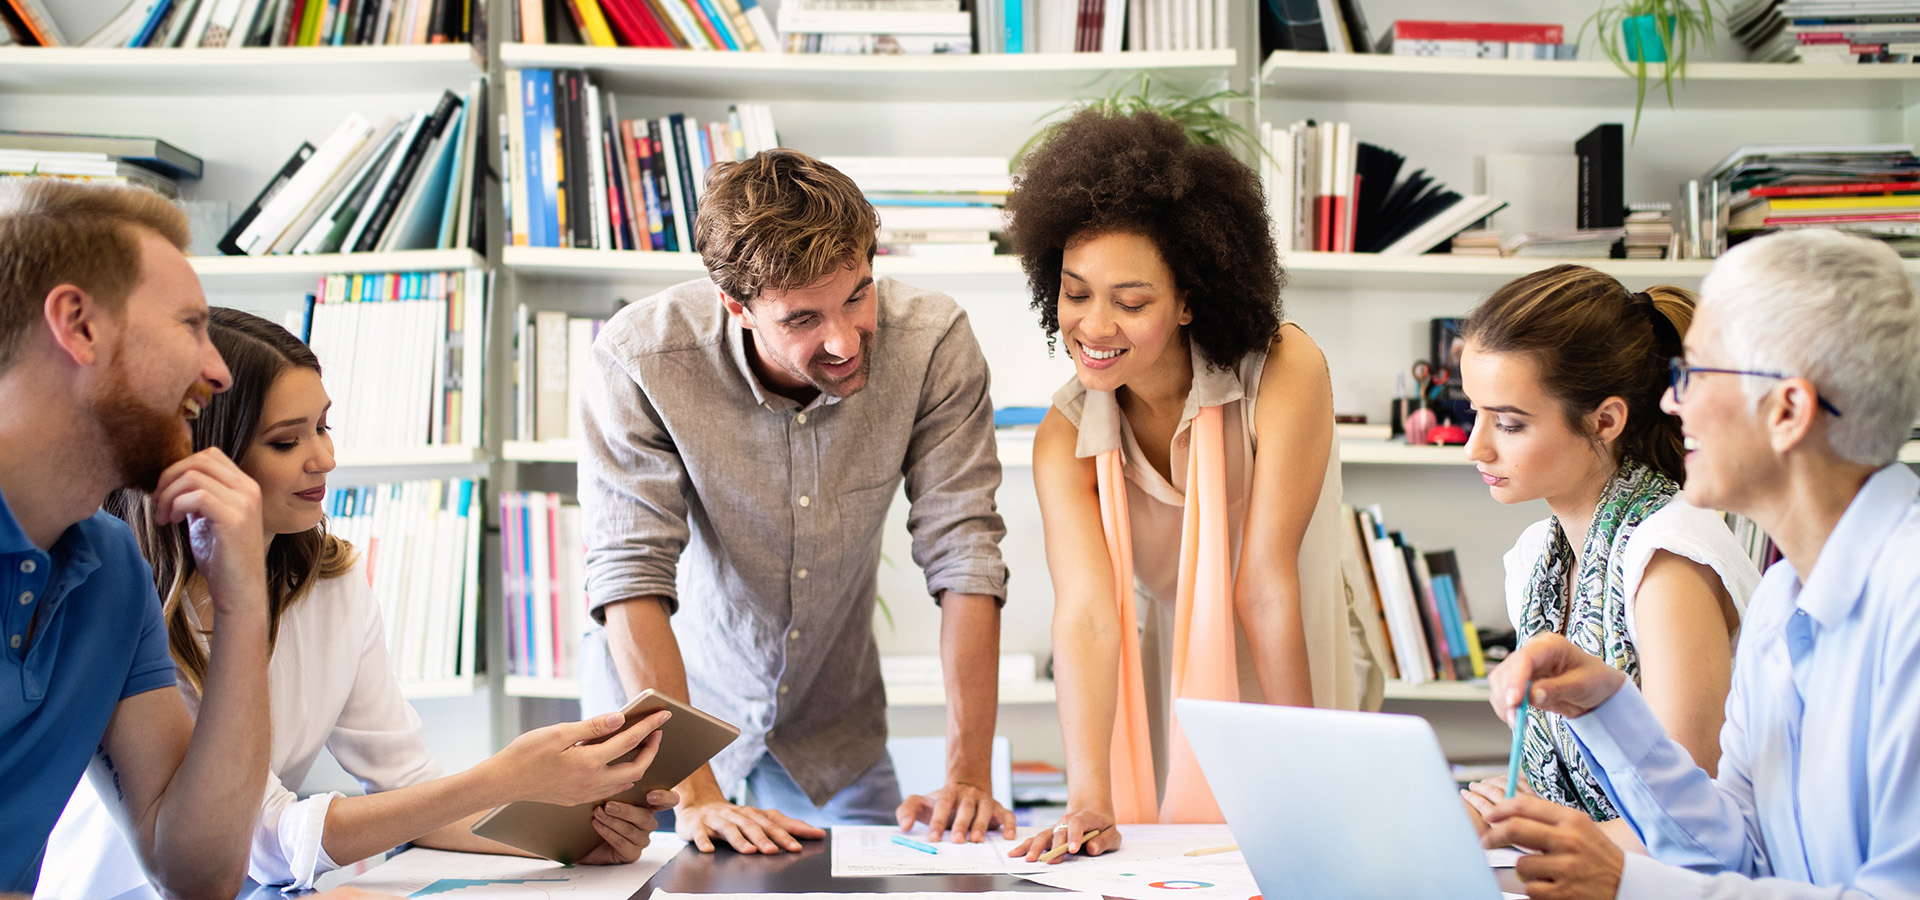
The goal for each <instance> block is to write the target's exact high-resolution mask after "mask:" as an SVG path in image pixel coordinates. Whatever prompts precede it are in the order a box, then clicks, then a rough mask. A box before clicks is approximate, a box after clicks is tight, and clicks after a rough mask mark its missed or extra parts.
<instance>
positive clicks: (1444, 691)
mask: <svg viewBox="0 0 1920 900" xmlns="http://www.w3.org/2000/svg"><path fill="white" fill-rule="evenodd" d="M1492 698H1493V693H1492V691H1491V690H1489V689H1488V687H1487V682H1486V679H1484V678H1483V679H1478V680H1475V681H1423V682H1420V683H1418V684H1415V683H1413V682H1409V681H1402V680H1400V679H1398V678H1389V679H1387V699H1388V700H1433V701H1447V702H1473V703H1487V702H1489V701H1490V700H1492Z"/></svg>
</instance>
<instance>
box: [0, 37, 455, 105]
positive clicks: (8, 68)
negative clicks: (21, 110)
mask: <svg viewBox="0 0 1920 900" xmlns="http://www.w3.org/2000/svg"><path fill="white" fill-rule="evenodd" d="M485 70H486V61H485V60H484V59H483V58H481V57H479V56H477V55H475V54H474V52H473V48H472V47H469V46H468V45H466V44H431V45H422V46H394V47H246V48H234V49H224V48H223V49H217V50H215V49H204V50H203V49H191V50H189V49H164V50H163V49H139V50H129V49H125V48H107V49H93V48H80V47H0V93H32V94H95V95H97V94H109V95H114V94H122V95H124V94H141V95H148V94H153V95H173V96H181V95H186V96H230V95H245V94H271V95H275V96H286V95H320V94H354V93H376V94H393V93H407V92H414V91H437V90H441V89H443V88H452V89H455V90H458V89H460V88H463V87H465V86H466V85H467V82H468V81H469V80H471V79H472V78H473V76H474V74H475V73H478V72H483V71H485Z"/></svg>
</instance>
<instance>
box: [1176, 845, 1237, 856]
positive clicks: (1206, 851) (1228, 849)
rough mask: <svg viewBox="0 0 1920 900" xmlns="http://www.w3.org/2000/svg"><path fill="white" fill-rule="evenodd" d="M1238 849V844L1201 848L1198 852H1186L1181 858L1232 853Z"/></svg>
mask: <svg viewBox="0 0 1920 900" xmlns="http://www.w3.org/2000/svg"><path fill="white" fill-rule="evenodd" d="M1238 849H1240V845H1239V844H1227V845H1225V846H1221V847H1202V848H1200V849H1198V850H1188V851H1187V852H1186V853H1184V854H1181V855H1182V856H1212V855H1214V854H1215V853H1232V852H1233V851H1235V850H1238Z"/></svg>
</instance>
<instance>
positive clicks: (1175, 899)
mask: <svg viewBox="0 0 1920 900" xmlns="http://www.w3.org/2000/svg"><path fill="white" fill-rule="evenodd" d="M1120 838H1121V843H1120V849H1118V850H1115V851H1112V852H1110V853H1103V854H1101V855H1099V856H1085V857H1073V858H1070V859H1067V860H1065V861H1063V862H1062V863H1061V864H1059V865H1056V866H1050V867H1048V868H1046V869H1043V870H1040V871H1037V872H1027V873H1021V874H1020V877H1022V878H1025V879H1027V880H1028V881H1034V882H1038V883H1040V884H1044V885H1048V886H1049V887H1057V888H1065V889H1066V890H1070V891H1085V892H1087V893H1092V894H1102V895H1104V896H1108V897H1123V898H1126V900H1252V898H1256V897H1258V896H1259V894H1260V889H1259V888H1258V887H1257V886H1255V885H1254V882H1253V872H1252V871H1251V870H1249V869H1248V868H1247V859H1246V857H1245V856H1243V855H1241V853H1240V851H1238V850H1237V849H1236V850H1228V849H1222V848H1227V847H1231V846H1232V845H1233V843H1234V841H1233V832H1232V831H1230V830H1228V828H1227V826H1225V825H1122V826H1120ZM1208 851H1211V852H1208ZM1195 852H1200V853H1204V855H1200V856H1188V855H1187V854H1189V853H1195Z"/></svg>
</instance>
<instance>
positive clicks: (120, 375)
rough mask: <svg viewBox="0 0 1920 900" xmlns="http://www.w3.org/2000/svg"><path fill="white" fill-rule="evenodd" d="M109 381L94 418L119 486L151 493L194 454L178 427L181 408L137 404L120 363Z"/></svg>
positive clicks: (189, 440) (115, 363) (190, 442)
mask: <svg viewBox="0 0 1920 900" xmlns="http://www.w3.org/2000/svg"><path fill="white" fill-rule="evenodd" d="M108 378H109V380H108V383H107V393H106V396H105V397H102V398H100V399H99V400H96V401H95V402H94V407H93V413H94V418H95V419H97V420H98V421H99V422H100V427H101V428H103V429H105V430H106V438H107V448H108V450H109V451H110V452H111V453H112V454H113V464H114V466H115V467H117V468H118V469H119V470H120V483H121V484H122V485H124V486H126V487H132V488H139V489H140V490H143V491H146V492H148V493H152V492H153V491H154V489H155V488H157V487H159V485H160V473H162V472H165V471H166V470H167V467H168V466H171V465H173V464H174V463H177V462H179V461H180V460H183V459H186V458H187V456H188V454H191V453H192V452H193V438H192V437H191V436H190V435H189V434H188V433H187V432H186V431H185V430H183V429H181V427H180V423H181V418H180V407H178V406H176V407H174V408H172V409H169V410H166V411H161V410H157V409H154V408H153V407H150V406H148V405H146V404H145V403H142V402H141V401H140V398H139V396H138V395H137V394H136V393H135V392H134V389H133V380H132V379H131V378H129V377H128V375H127V371H126V368H125V366H124V365H123V364H122V363H121V361H120V360H119V359H115V360H114V361H113V363H112V368H111V370H110V374H109V376H108ZM203 402H204V400H203Z"/></svg>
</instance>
